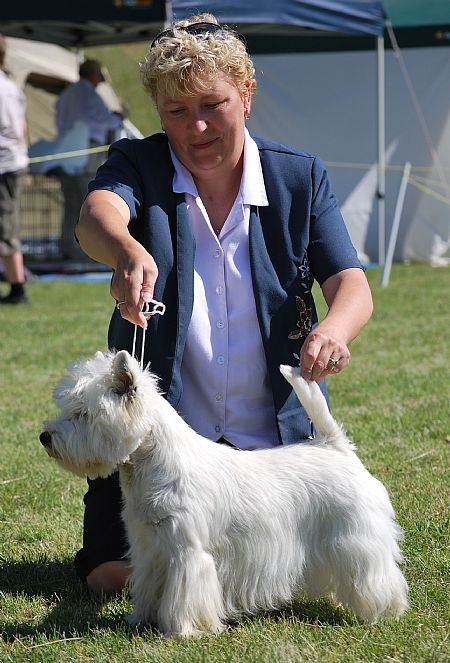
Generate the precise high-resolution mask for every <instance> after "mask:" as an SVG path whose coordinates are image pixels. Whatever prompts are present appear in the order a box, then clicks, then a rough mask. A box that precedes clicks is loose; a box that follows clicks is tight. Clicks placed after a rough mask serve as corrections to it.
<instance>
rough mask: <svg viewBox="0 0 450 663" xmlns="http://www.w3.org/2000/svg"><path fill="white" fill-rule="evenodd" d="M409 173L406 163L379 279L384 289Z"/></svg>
mask: <svg viewBox="0 0 450 663" xmlns="http://www.w3.org/2000/svg"><path fill="white" fill-rule="evenodd" d="M410 172H411V163H410V162H409V161H407V162H406V163H405V165H404V167H403V176H402V181H401V182H400V188H399V190H398V196H397V204H396V205H395V212H394V220H393V222H392V229H391V235H390V237H389V246H388V250H387V254H386V262H385V264H384V269H383V274H382V277H381V287H382V288H386V287H387V286H388V284H389V276H390V273H391V267H392V262H393V260H394V252H395V246H396V244H397V236H398V229H399V227H400V219H401V216H402V211H403V204H404V202H405V195H406V187H407V186H408V179H409V174H410Z"/></svg>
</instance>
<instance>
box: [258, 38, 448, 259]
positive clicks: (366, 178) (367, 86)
mask: <svg viewBox="0 0 450 663" xmlns="http://www.w3.org/2000/svg"><path fill="white" fill-rule="evenodd" d="M403 58H404V61H405V63H406V66H407V69H408V72H409V74H410V76H411V79H412V83H413V85H414V90H415V92H416V94H417V97H418V101H419V103H420V106H421V109H422V112H423V116H424V118H425V121H426V125H427V127H428V130H429V133H430V136H431V139H432V141H433V144H434V146H435V148H436V150H437V154H438V161H439V162H440V164H441V165H442V166H443V168H444V171H443V172H444V173H445V175H446V177H447V181H448V180H449V174H450V97H449V94H448V91H449V87H448V82H449V81H450V58H449V49H447V48H421V49H407V50H405V51H403ZM254 61H255V65H256V70H257V72H256V73H257V79H258V83H259V88H258V92H257V95H256V97H255V99H254V103H253V106H252V114H251V118H250V123H249V127H250V129H251V131H252V132H253V133H255V134H257V135H258V134H259V135H262V136H265V137H268V138H271V139H273V140H276V141H279V142H283V143H286V144H288V145H292V146H295V147H298V148H300V149H304V150H306V151H310V152H312V153H314V154H319V155H320V156H321V158H322V159H323V160H324V161H325V162H327V163H328V169H329V172H330V176H331V179H332V182H333V185H334V189H335V191H336V193H337V195H338V198H339V200H340V204H341V207H342V210H343V214H344V217H345V220H346V224H347V227H348V229H349V232H350V235H351V237H352V240H353V241H354V243H355V245H356V248H357V250H358V252H359V255H360V257H361V259H362V260H363V261H365V262H368V261H376V260H377V258H378V238H377V234H378V222H377V200H376V190H377V144H376V131H375V127H376V123H377V117H376V108H377V102H376V95H377V90H376V83H375V81H376V53H375V52H374V51H372V52H367V51H352V52H334V53H294V54H293V53H290V54H274V55H261V56H255V58H254ZM385 75H386V151H385V157H386V164H387V171H386V235H387V237H389V233H390V226H391V224H392V219H393V216H394V209H395V205H396V200H397V194H398V191H399V186H400V181H401V177H402V169H403V166H404V164H405V162H407V161H409V162H411V164H412V171H411V172H412V175H411V182H410V184H409V185H408V188H407V192H406V198H405V205H404V208H403V214H402V217H401V224H400V232H399V236H398V242H397V247H396V252H395V259H396V260H402V261H420V262H431V263H433V264H445V263H447V262H450V205H449V204H448V202H445V199H448V198H449V195H448V189H447V190H446V188H445V186H444V185H443V183H442V181H441V179H440V175H442V171H441V173H439V172H438V168H437V163H436V160H435V159H433V157H432V154H431V152H430V149H429V145H428V143H427V141H426V139H425V135H424V132H423V130H422V127H421V123H420V122H419V119H418V116H417V113H416V111H415V108H414V107H413V104H412V100H411V97H410V95H409V92H408V89H407V86H406V83H405V80H404V79H403V77H402V74H401V71H400V68H399V66H398V62H397V61H396V57H395V55H394V53H393V52H392V51H387V52H386V54H385ZM274 118H276V119H274ZM418 187H420V188H418Z"/></svg>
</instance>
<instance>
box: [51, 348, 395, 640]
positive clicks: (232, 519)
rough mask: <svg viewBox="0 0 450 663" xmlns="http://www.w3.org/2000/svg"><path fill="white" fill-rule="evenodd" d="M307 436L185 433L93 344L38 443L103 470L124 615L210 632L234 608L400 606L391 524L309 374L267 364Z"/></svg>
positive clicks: (146, 375) (139, 381)
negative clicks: (246, 440) (124, 542)
mask: <svg viewBox="0 0 450 663" xmlns="http://www.w3.org/2000/svg"><path fill="white" fill-rule="evenodd" d="M280 370H281V372H282V374H283V375H284V377H285V378H286V379H287V380H288V381H289V382H290V383H291V384H292V386H293V388H294V389H295V391H296V393H297V395H298V397H299V399H300V401H301V403H302V405H303V407H304V408H305V410H306V412H307V413H308V416H309V417H310V419H311V420H312V422H313V423H314V426H315V428H316V430H317V437H316V438H315V439H314V440H311V441H309V442H307V443H301V444H296V445H292V446H282V447H279V448H275V449H269V450H258V451H239V450H236V449H233V448H231V447H227V446H225V445H220V444H216V443H214V442H212V441H210V440H207V439H205V438H204V437H201V436H200V435H198V434H197V433H195V432H194V431H193V430H192V429H191V428H190V427H189V426H188V425H187V424H186V423H185V421H184V420H183V419H182V418H181V417H180V416H179V415H178V414H177V413H176V411H175V410H174V409H173V408H172V407H171V406H170V405H169V403H168V402H167V401H166V400H165V399H164V397H163V396H162V395H161V393H160V391H159V389H158V386H157V379H156V378H155V376H154V375H152V373H151V372H150V371H148V370H141V369H140V367H139V364H138V362H137V361H136V360H135V359H134V358H133V357H131V356H130V355H129V354H128V352H126V351H121V352H118V353H117V354H115V353H105V354H104V353H101V352H98V353H97V354H96V355H95V356H94V357H93V358H91V359H88V360H85V361H81V362H79V363H77V364H75V365H74V366H73V367H72V369H71V374H70V375H69V376H68V377H66V378H65V379H63V380H62V382H61V383H60V384H59V386H58V387H57V388H56V389H55V400H56V403H57V405H58V406H59V408H60V409H61V413H60V416H59V418H57V419H56V420H54V421H48V422H47V423H46V424H45V430H44V432H43V433H41V435H40V440H41V442H42V444H43V445H44V447H45V448H46V451H47V453H48V454H49V455H50V456H51V457H52V458H54V459H55V460H56V461H57V462H58V463H59V464H60V465H61V466H62V467H64V468H66V469H67V470H70V471H71V472H74V473H76V474H78V475H80V476H86V475H87V476H88V477H90V478H95V477H99V476H102V477H106V476H108V475H109V474H111V473H112V472H113V471H114V470H115V469H116V468H117V467H118V468H119V472H120V481H121V486H122V491H123V496H124V508H123V519H124V522H125V526H126V530H127V534H128V540H129V558H130V560H131V567H132V573H131V578H130V584H129V589H130V596H131V601H132V604H133V607H134V610H133V613H132V615H131V616H130V618H129V621H130V622H131V623H132V624H137V623H140V622H143V623H150V624H153V625H155V626H157V627H158V629H159V630H160V631H161V632H162V633H164V634H167V635H182V636H189V635H194V634H198V633H200V632H205V631H206V632H212V633H218V632H219V631H221V630H222V629H223V628H224V624H225V623H226V622H227V620H230V619H232V618H235V617H236V616H237V615H239V614H242V613H247V614H254V613H257V612H260V611H264V610H274V609H276V608H280V607H282V606H283V605H286V604H289V603H290V602H292V601H295V600H298V599H299V598H300V597H301V596H302V593H306V594H307V595H308V596H309V597H311V598H318V597H328V598H329V599H331V600H332V601H333V603H335V604H343V605H344V606H346V607H348V608H350V609H351V610H352V611H353V612H354V613H355V614H356V615H357V617H359V618H360V619H362V620H365V621H367V622H370V623H373V622H376V621H377V620H378V619H380V618H383V617H389V616H393V617H399V616H400V615H401V614H402V613H403V612H404V611H405V609H406V608H407V598H406V597H407V584H406V581H405V579H404V577H403V574H402V572H401V571H400V568H399V564H400V563H401V560H402V555H401V552H400V550H399V546H398V542H399V540H400V539H401V534H402V532H401V529H400V528H399V526H398V525H397V524H396V522H395V516H394V511H393V508H392V505H391V502H390V500H389V497H388V494H387V492H386V489H385V488H384V486H383V485H382V484H381V483H380V482H379V481H378V480H377V479H375V478H374V477H373V476H372V475H371V474H369V472H368V471H367V470H366V469H365V468H364V466H363V465H362V463H361V462H360V460H359V459H358V458H357V456H356V454H355V452H354V447H353V445H352V443H351V442H350V441H349V440H348V439H347V438H346V436H345V434H344V432H343V430H342V428H341V427H340V426H339V425H338V424H337V423H336V421H335V420H334V419H333V417H332V416H331V414H330V412H329V410H328V407H327V405H326V402H325V399H324V397H323V395H322V393H321V391H320V389H319V387H318V386H317V384H316V383H315V382H307V381H305V380H303V379H302V377H301V376H300V372H299V370H298V369H297V368H292V367H289V366H281V367H280Z"/></svg>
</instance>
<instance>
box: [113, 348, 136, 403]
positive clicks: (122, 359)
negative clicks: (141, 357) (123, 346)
mask: <svg viewBox="0 0 450 663" xmlns="http://www.w3.org/2000/svg"><path fill="white" fill-rule="evenodd" d="M133 364H134V362H133V359H132V358H131V356H130V354H129V353H128V352H127V351H126V350H121V351H120V352H118V353H117V354H116V356H115V357H114V359H113V362H112V366H111V369H112V371H111V374H112V375H111V377H112V387H113V389H114V391H115V392H116V393H117V394H129V393H130V392H134V391H135V388H136V385H135V366H134V365H133Z"/></svg>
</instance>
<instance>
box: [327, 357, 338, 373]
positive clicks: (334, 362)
mask: <svg viewBox="0 0 450 663" xmlns="http://www.w3.org/2000/svg"><path fill="white" fill-rule="evenodd" d="M340 361H341V360H340V359H333V358H332V357H330V358H329V360H328V363H327V370H329V371H332V370H333V369H334V368H338V366H339V362H340Z"/></svg>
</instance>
